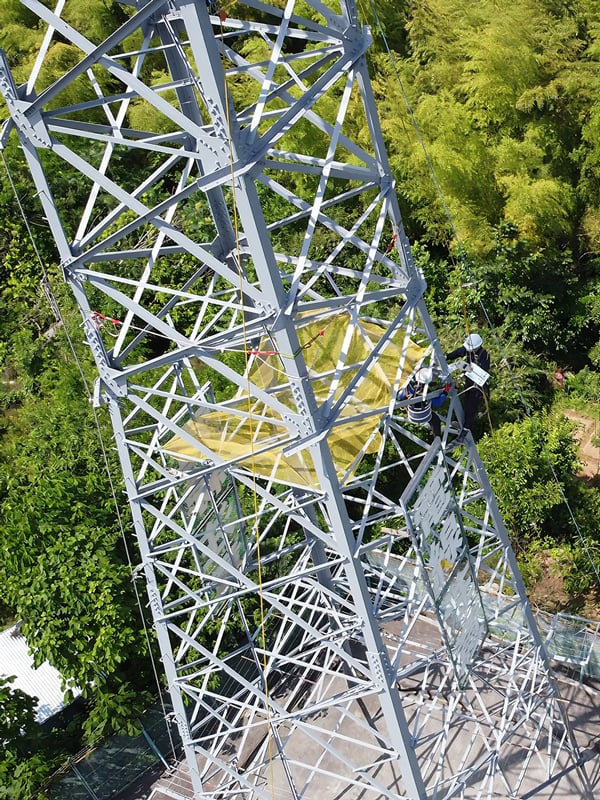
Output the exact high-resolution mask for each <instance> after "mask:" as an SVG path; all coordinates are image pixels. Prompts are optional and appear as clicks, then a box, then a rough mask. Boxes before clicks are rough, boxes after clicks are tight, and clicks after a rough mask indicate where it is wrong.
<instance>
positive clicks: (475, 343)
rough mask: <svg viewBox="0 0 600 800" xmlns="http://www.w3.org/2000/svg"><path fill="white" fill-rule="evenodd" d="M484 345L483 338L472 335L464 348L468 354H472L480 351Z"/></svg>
mask: <svg viewBox="0 0 600 800" xmlns="http://www.w3.org/2000/svg"><path fill="white" fill-rule="evenodd" d="M482 344H483V339H482V338H481V336H480V335H479V334H478V333H471V334H469V335H468V336H467V338H466V339H465V342H464V345H463V346H464V348H465V350H466V351H467V353H471V352H472V351H473V350H479V348H480V347H481V345H482Z"/></svg>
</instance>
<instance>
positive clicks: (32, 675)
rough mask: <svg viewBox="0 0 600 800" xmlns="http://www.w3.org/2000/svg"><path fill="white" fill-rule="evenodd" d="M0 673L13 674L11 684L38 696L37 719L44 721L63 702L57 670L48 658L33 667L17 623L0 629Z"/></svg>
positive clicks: (54, 712)
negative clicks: (40, 664) (5, 628)
mask: <svg viewBox="0 0 600 800" xmlns="http://www.w3.org/2000/svg"><path fill="white" fill-rule="evenodd" d="M0 675H7V676H12V675H14V676H15V680H14V681H13V682H12V684H11V685H12V687H13V688H15V689H21V691H23V692H25V694H28V695H29V696H30V697H37V698H39V700H38V704H37V709H36V717H37V721H38V722H44V720H47V719H48V718H49V717H51V716H52V715H53V714H56V713H57V712H58V711H60V710H61V709H62V708H64V707H65V705H66V704H65V702H64V693H63V691H62V689H61V682H62V679H61V676H60V673H59V672H58V671H57V670H55V669H54V667H53V666H51V665H50V664H49V663H48V662H47V661H46V662H45V663H44V664H42V666H41V667H38V669H35V667H34V666H33V658H32V657H31V656H30V654H29V648H28V646H27V640H26V639H25V638H24V637H23V636H22V635H21V634H20V633H19V628H18V625H14V626H13V627H12V628H8V629H7V630H5V631H2V632H1V633H0ZM80 693H81V692H80V691H79V690H76V691H75V692H74V694H75V695H77V694H80Z"/></svg>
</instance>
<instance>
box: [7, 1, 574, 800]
mask: <svg viewBox="0 0 600 800" xmlns="http://www.w3.org/2000/svg"><path fill="white" fill-rule="evenodd" d="M23 2H24V5H25V6H26V7H27V8H28V9H29V10H30V11H31V12H33V13H34V14H36V15H37V16H38V17H39V19H40V20H41V21H42V23H45V24H46V25H47V28H48V33H47V35H46V37H45V39H44V43H43V46H42V50H41V52H40V55H39V58H38V59H37V61H36V64H35V66H34V68H33V72H32V74H31V77H30V78H29V80H28V82H27V84H26V85H23V86H21V87H19V88H17V87H16V86H15V84H14V82H13V79H12V77H11V74H10V71H9V68H8V65H7V63H6V58H4V59H3V61H2V66H1V69H0V87H1V88H2V91H3V94H4V97H5V99H6V101H7V104H8V108H9V112H10V120H9V123H8V125H7V126H5V128H4V133H3V142H6V139H7V137H8V136H9V135H10V133H11V131H13V130H15V131H16V134H17V135H18V136H19V138H20V143H21V146H22V148H23V150H24V152H25V154H26V157H27V161H28V164H29V167H30V169H31V172H32V176H33V179H34V182H35V185H36V190H37V192H38V196H39V199H40V201H41V203H42V204H43V207H44V213H45V215H46V217H47V220H48V223H49V226H50V229H51V232H52V234H53V236H54V238H55V241H56V244H57V248H58V252H59V257H60V261H61V266H62V269H63V271H64V276H65V279H66V281H67V282H68V283H69V284H70V286H71V287H72V289H73V292H74V294H75V297H76V300H77V303H78V304H79V307H80V309H81V312H82V315H83V320H84V328H85V332H86V337H87V341H88V343H89V345H90V347H91V348H92V351H93V353H94V356H95V359H96V363H97V367H98V373H99V377H98V380H97V385H96V401H97V403H98V404H107V406H108V409H109V411H110V415H111V418H112V422H113V426H114V436H115V443H116V446H117V448H118V451H119V454H120V459H121V464H122V468H123V472H124V476H125V484H126V488H127V493H128V498H129V502H130V505H131V510H132V514H133V523H134V526H135V534H136V536H137V541H138V545H139V550H140V553H141V562H142V565H143V571H144V573H145V577H146V580H147V584H148V592H149V599H150V606H151V608H152V613H153V617H154V622H155V628H156V634H157V637H158V640H159V644H160V648H161V653H162V659H163V663H164V669H165V672H166V677H167V680H168V685H169V689H170V693H171V697H172V702H173V706H174V708H175V712H176V715H177V721H178V724H179V730H180V733H181V738H182V742H183V748H184V751H185V757H186V760H187V766H188V769H189V773H190V776H191V779H192V782H193V786H194V793H195V797H197V798H200V797H206V798H215V800H216V798H223V797H227V798H265V799H266V798H271V797H276V798H288V797H291V798H300V797H302V798H311V799H312V798H314V799H315V800H320V799H321V798H324V797H340V798H341V797H344V798H358V797H360V798H365V800H378V798H384V797H388V798H410V800H417V799H424V798H436V799H437V800H442V799H443V798H451V797H452V798H454V797H464V798H507V797H523V796H534V795H535V796H538V795H539V796H546V795H545V794H544V791H545V788H544V787H550V789H549V790H548V791H549V792H550V791H554V790H555V788H556V786H557V785H558V786H561V787H563V786H564V787H565V788H564V790H562V791H564V792H566V794H563V795H561V796H565V797H566V796H568V797H583V796H585V794H586V791H587V789H586V785H587V784H586V778H585V774H584V771H583V767H582V765H581V759H580V755H579V753H578V751H577V747H576V744H575V742H574V739H573V737H572V735H571V733H570V730H569V727H568V720H567V715H566V712H565V710H564V707H563V705H562V704H561V701H560V698H559V696H558V693H557V689H556V686H555V684H554V681H553V678H552V675H551V672H550V669H549V666H548V662H547V658H546V655H545V651H544V647H543V644H542V642H541V640H540V636H539V634H538V632H537V629H536V626H535V622H534V619H533V617H532V613H531V611H530V608H529V605H528V602H527V598H526V595H525V591H524V587H523V584H522V581H521V578H520V576H519V573H518V569H517V565H516V561H515V557H514V554H513V552H512V550H511V548H510V544H509V541H508V537H507V535H506V532H505V529H504V527H503V524H502V521H501V518H500V516H499V513H498V509H497V506H496V503H495V500H494V496H493V493H492V491H491V488H490V486H489V483H488V480H487V477H486V474H485V471H484V469H483V467H482V464H481V462H480V460H479V457H478V454H477V451H476V448H475V446H474V445H473V442H472V440H471V439H470V438H468V440H467V443H466V445H465V446H464V447H462V448H459V449H456V450H454V451H453V450H451V448H449V447H448V441H449V439H452V438H453V436H454V435H455V434H456V432H457V431H458V429H459V427H460V420H461V418H462V411H461V407H460V403H459V400H458V397H457V392H456V390H453V391H452V392H451V395H450V401H449V403H448V404H447V406H446V410H445V411H444V412H443V414H442V416H443V422H444V428H443V435H442V440H441V441H440V439H439V438H436V439H435V440H434V441H432V436H431V433H430V432H429V431H428V430H427V429H426V428H422V427H421V428H419V427H415V426H412V425H410V424H408V423H407V417H406V405H407V403H408V402H410V401H407V400H404V401H401V402H399V401H398V393H399V390H400V389H401V388H402V387H403V386H404V385H405V384H406V382H407V381H408V379H409V378H410V376H411V375H413V374H414V372H415V370H416V369H417V368H418V367H419V366H421V365H423V364H427V365H429V366H431V367H432V368H433V369H434V371H435V373H436V374H437V375H438V376H444V375H446V374H447V369H448V368H447V364H446V363H445V359H444V355H443V352H442V350H441V348H440V345H439V343H438V340H437V338H436V334H435V330H434V329H433V326H432V324H431V321H430V319H429V316H428V314H427V311H426V308H425V305H424V302H423V291H424V288H425V282H424V279H423V276H422V275H421V274H420V272H419V271H418V270H417V269H416V268H415V265H414V262H413V259H412V257H411V251H410V248H409V244H408V242H407V239H406V236H405V234H404V231H403V228H402V222H401V218H400V213H399V208H398V203H397V200H396V197H395V195H394V182H393V178H392V175H391V172H390V168H389V165H388V161H387V158H386V153H385V149H384V145H383V140H382V135H381V131H380V127H379V122H378V118H377V112H376V108H375V103H374V99H373V94H372V90H371V86H370V82H369V77H368V74H367V68H366V58H365V54H366V52H367V48H368V47H369V44H370V35H369V31H368V30H367V29H366V28H364V27H363V26H362V25H361V24H360V23H359V21H358V19H357V13H356V8H355V5H354V2H353V0H341V3H340V4H339V5H338V4H337V2H336V0H331V2H329V0H328V2H327V3H325V2H322V1H321V0H303V2H299V0H298V1H297V0H289V2H287V3H285V4H284V3H283V2H282V3H281V4H280V5H269V3H267V2H262V0H247V2H245V3H240V4H238V5H236V6H235V9H233V10H231V11H230V16H228V17H226V16H225V14H223V13H221V14H220V13H218V10H217V9H214V8H211V7H207V6H206V4H205V3H203V2H202V1H201V0H198V1H197V2H195V1H194V0H170V2H165V0H149V2H144V1H143V0H139V2H135V0H128V2H127V5H123V24H122V25H121V27H119V28H118V29H116V30H114V31H106V39H105V40H104V41H103V42H100V43H98V42H91V41H89V40H87V39H86V38H85V37H84V36H83V35H82V34H81V33H80V32H78V31H77V30H75V29H74V28H73V27H72V26H71V25H70V24H69V22H68V20H69V13H68V12H69V0H66V2H65V0H58V5H57V7H56V9H55V11H52V10H50V9H49V8H47V7H46V6H45V5H42V4H41V3H39V2H37V0H23ZM57 40H58V41H60V42H62V46H63V47H67V48H68V52H69V54H71V55H70V57H69V59H67V62H68V63H69V64H70V67H69V68H68V69H67V71H66V72H65V73H64V75H63V76H62V77H60V78H59V79H58V80H56V81H55V82H54V83H52V84H51V85H49V86H44V85H42V79H41V77H40V76H42V75H43V65H44V60H45V58H46V57H47V54H48V53H49V52H50V50H51V48H52V46H53V43H54V42H55V41H57ZM73 54H75V55H73ZM74 84H76V85H77V87H78V88H77V91H78V97H81V96H82V93H83V94H84V96H85V97H86V100H85V101H83V102H79V103H78V104H76V105H73V104H72V96H73V95H72V93H70V89H71V87H72V86H73V85H74ZM132 120H133V121H132ZM144 121H145V123H144ZM144 125H145V127H146V128H147V129H144ZM58 172H60V174H61V177H62V178H63V179H64V176H65V175H71V176H72V179H73V180H77V181H79V182H80V185H81V183H83V185H84V186H85V188H86V192H87V198H88V199H87V202H86V203H85V204H84V205H83V207H82V208H80V209H78V210H76V209H72V208H71V209H70V210H69V214H70V215H71V218H72V215H73V214H79V224H78V226H77V228H76V229H75V228H67V227H66V226H65V224H64V223H63V219H62V214H61V210H60V206H61V203H62V199H61V198H60V197H57V196H56V195H55V192H54V190H53V184H54V180H55V178H56V175H57V173H58ZM349 220H350V222H349ZM394 237H395V238H394ZM390 241H393V242H394V247H393V248H388V244H389V243H390ZM548 796H550V794H548ZM552 796H554V795H552Z"/></svg>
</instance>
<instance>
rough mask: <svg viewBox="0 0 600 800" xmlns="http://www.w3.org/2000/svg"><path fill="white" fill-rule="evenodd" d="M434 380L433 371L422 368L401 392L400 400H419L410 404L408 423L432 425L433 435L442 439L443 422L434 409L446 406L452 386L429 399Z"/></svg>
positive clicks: (428, 368) (447, 386)
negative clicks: (429, 391) (430, 385)
mask: <svg viewBox="0 0 600 800" xmlns="http://www.w3.org/2000/svg"><path fill="white" fill-rule="evenodd" d="M432 378H433V370H432V369H431V367H421V368H420V369H418V370H417V371H416V372H415V374H414V376H413V377H412V378H411V379H410V381H409V382H408V384H407V385H406V386H405V387H404V389H402V390H401V391H400V393H399V395H398V400H409V399H410V398H411V397H414V398H419V399H415V402H413V403H410V404H409V405H408V407H407V411H408V421H409V422H412V423H414V424H415V425H430V426H431V430H432V431H433V435H434V436H437V437H438V438H439V439H441V438H442V421H441V420H440V418H439V417H438V415H437V414H436V413H435V411H433V409H434V408H440V406H442V405H443V404H444V402H445V401H446V398H447V397H448V392H449V391H450V384H447V385H446V386H444V389H443V391H442V392H441V393H440V394H437V395H435V396H434V397H427V390H428V387H429V384H430V383H431V380H432Z"/></svg>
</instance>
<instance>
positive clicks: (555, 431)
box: [479, 413, 578, 549]
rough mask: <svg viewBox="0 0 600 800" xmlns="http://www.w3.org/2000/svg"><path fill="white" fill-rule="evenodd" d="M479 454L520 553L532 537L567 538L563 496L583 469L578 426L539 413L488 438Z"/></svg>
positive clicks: (498, 430) (485, 438) (508, 425)
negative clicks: (575, 429)
mask: <svg viewBox="0 0 600 800" xmlns="http://www.w3.org/2000/svg"><path fill="white" fill-rule="evenodd" d="M479 451H480V453H481V457H482V459H483V461H484V463H485V466H486V469H487V470H488V473H489V477H490V482H491V484H492V488H493V489H494V493H495V495H496V498H497V500H498V504H499V506H500V510H501V512H502V515H503V518H504V522H505V524H506V527H507V530H508V532H509V534H510V536H511V539H512V541H513V543H514V544H515V545H516V546H517V547H518V548H519V549H520V548H523V547H526V546H527V545H528V543H529V542H530V541H531V540H532V539H533V538H538V537H540V536H544V535H548V536H552V537H555V538H558V539H561V538H564V537H565V536H567V535H568V532H569V529H570V526H569V520H568V515H567V512H566V508H565V506H564V503H563V500H564V496H565V495H564V493H565V492H567V491H569V489H570V487H571V485H572V483H573V476H574V474H575V472H576V469H577V466H578V457H577V443H576V441H575V438H574V436H573V424H572V423H571V422H570V421H569V420H567V419H566V418H565V417H563V416H562V415H561V414H554V415H548V414H543V413H542V414H535V415H534V416H532V417H529V418H527V419H525V420H523V421H521V422H512V423H506V424H504V425H502V426H501V427H500V428H498V429H497V430H496V431H494V433H492V434H491V435H488V436H485V437H484V438H483V439H482V440H481V442H480V444H479Z"/></svg>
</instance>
